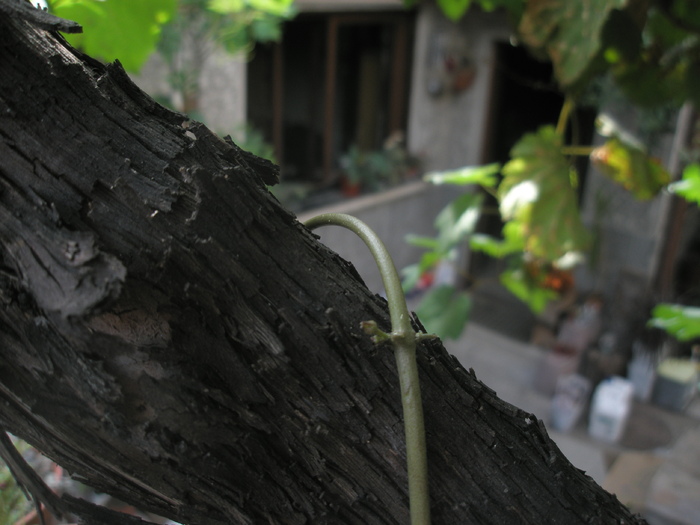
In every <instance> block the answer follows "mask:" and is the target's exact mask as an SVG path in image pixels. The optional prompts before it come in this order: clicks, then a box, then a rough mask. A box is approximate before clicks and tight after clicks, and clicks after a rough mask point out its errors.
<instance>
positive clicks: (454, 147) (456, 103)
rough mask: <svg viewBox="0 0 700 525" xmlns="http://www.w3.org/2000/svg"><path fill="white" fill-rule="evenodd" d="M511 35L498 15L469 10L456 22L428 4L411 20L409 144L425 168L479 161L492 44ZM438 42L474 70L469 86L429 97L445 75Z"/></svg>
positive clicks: (447, 90) (480, 160)
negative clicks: (431, 90)
mask: <svg viewBox="0 0 700 525" xmlns="http://www.w3.org/2000/svg"><path fill="white" fill-rule="evenodd" d="M510 36H511V32H510V29H509V26H508V23H507V20H506V19H505V18H504V17H502V16H501V15H499V14H491V13H482V12H480V11H478V10H475V9H472V11H471V12H470V13H469V14H468V15H467V16H466V17H464V19H463V20H462V21H461V22H460V23H458V24H456V23H453V22H450V21H449V20H447V19H446V18H445V17H444V15H442V13H440V11H439V10H438V8H437V7H435V6H434V5H433V4H425V5H424V6H423V7H422V8H421V10H420V12H419V14H418V18H417V22H416V34H415V46H414V58H413V72H412V87H411V97H410V106H409V125H408V147H409V149H410V150H411V152H413V153H415V154H420V155H422V157H423V158H424V162H425V167H426V169H427V170H443V169H450V168H458V167H461V166H466V165H473V164H478V163H480V162H482V161H483V159H482V156H483V150H484V147H485V140H486V131H487V128H488V117H489V103H490V93H491V90H492V73H493V68H494V64H495V63H496V56H495V51H496V50H495V46H494V43H495V42H498V41H508V40H509V38H510ZM439 46H442V48H443V50H444V49H445V48H446V49H448V51H452V53H453V54H462V56H465V57H466V58H467V59H469V60H471V62H472V64H473V66H474V69H475V76H474V80H473V84H472V85H471V87H469V88H468V89H466V90H464V91H462V92H458V93H456V92H451V91H450V90H449V89H444V90H443V92H442V93H441V94H439V95H431V93H430V89H431V87H433V88H434V85H435V82H440V79H441V78H443V79H444V67H443V61H441V60H440V59H439V58H437V56H436V55H437V52H438V51H437V50H436V47H439ZM431 83H432V84H431Z"/></svg>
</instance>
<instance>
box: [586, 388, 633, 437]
mask: <svg viewBox="0 0 700 525" xmlns="http://www.w3.org/2000/svg"><path fill="white" fill-rule="evenodd" d="M633 394H634V386H633V385H632V382H631V381H628V380H627V379H623V378H622V377H610V378H608V379H605V380H604V381H603V382H602V383H600V385H598V387H597V388H596V389H595V392H594V393H593V399H592V400H591V414H590V419H589V421H588V433H589V435H591V436H592V437H594V438H596V439H600V440H602V441H607V442H610V443H615V442H617V441H619V440H620V438H621V437H622V433H623V432H624V430H625V425H626V424H627V418H628V417H629V414H630V411H631V409H632V397H633Z"/></svg>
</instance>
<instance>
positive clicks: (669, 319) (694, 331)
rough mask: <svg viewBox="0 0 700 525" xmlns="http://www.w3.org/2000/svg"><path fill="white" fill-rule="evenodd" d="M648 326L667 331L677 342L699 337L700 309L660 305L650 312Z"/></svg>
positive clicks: (676, 305)
mask: <svg viewBox="0 0 700 525" xmlns="http://www.w3.org/2000/svg"><path fill="white" fill-rule="evenodd" d="M649 325H650V326H653V327H655V328H661V329H662V330H665V331H667V332H668V333H669V334H671V335H672V336H673V337H675V338H676V339H678V340H679V341H690V340H692V339H696V338H698V337H700V308H697V307H693V306H681V305H678V304H668V303H661V304H658V305H656V306H655V307H654V309H653V310H652V318H651V320H650V321H649Z"/></svg>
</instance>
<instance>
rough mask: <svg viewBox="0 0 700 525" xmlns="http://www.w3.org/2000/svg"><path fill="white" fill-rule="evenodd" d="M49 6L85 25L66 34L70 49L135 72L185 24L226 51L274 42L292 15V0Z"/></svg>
mask: <svg viewBox="0 0 700 525" xmlns="http://www.w3.org/2000/svg"><path fill="white" fill-rule="evenodd" d="M46 3H47V5H48V8H49V10H50V11H51V12H52V13H53V14H55V15H56V16H59V17H61V18H66V19H68V20H74V21H76V22H78V23H79V24H80V25H82V26H83V27H84V28H85V32H84V33H82V34H77V35H71V36H68V37H67V39H68V41H69V42H70V43H71V45H73V46H74V47H77V48H79V49H82V50H83V51H85V53H87V54H89V55H91V56H95V57H98V58H101V59H103V60H105V61H113V60H115V59H119V61H120V62H121V64H122V66H124V69H126V70H127V71H130V72H138V71H139V70H140V69H141V67H142V66H143V64H144V63H145V62H146V60H147V59H148V57H149V56H150V55H151V54H152V53H153V52H154V51H155V50H156V49H157V47H158V46H160V50H161V52H163V53H164V54H165V55H166V59H168V58H170V57H168V56H167V55H168V54H169V53H170V54H172V53H174V52H175V50H176V49H177V48H179V44H180V43H181V42H180V41H179V38H181V36H182V35H181V33H182V30H183V28H184V27H185V25H186V26H187V27H188V29H191V28H192V27H197V29H199V30H200V31H202V32H203V33H205V34H206V35H207V36H208V37H210V38H213V39H214V40H215V41H217V42H219V43H220V44H221V45H222V46H223V47H224V48H225V49H226V50H227V51H229V52H231V53H235V52H238V51H248V50H249V49H250V48H251V47H252V45H253V44H254V43H255V42H269V41H276V40H279V38H280V36H281V24H282V22H283V21H284V20H287V19H289V18H291V17H292V16H294V14H295V10H294V8H293V5H292V4H293V0H148V1H147V2H129V1H124V0H108V1H105V0H47V1H46Z"/></svg>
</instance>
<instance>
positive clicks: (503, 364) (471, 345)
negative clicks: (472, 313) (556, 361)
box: [446, 323, 700, 525]
mask: <svg viewBox="0 0 700 525" xmlns="http://www.w3.org/2000/svg"><path fill="white" fill-rule="evenodd" d="M499 332H500V331H499ZM446 346H447V348H448V350H449V351H450V352H451V353H452V354H454V355H455V356H456V357H457V358H458V359H459V360H460V361H461V362H462V363H463V364H464V366H465V367H467V368H469V367H471V368H473V369H474V371H475V372H476V375H477V377H478V378H479V379H481V380H482V381H483V382H484V383H486V384H487V385H488V386H489V387H490V388H493V389H494V390H496V392H497V393H498V395H499V396H500V397H501V398H502V399H504V400H506V401H508V402H510V403H512V404H514V405H516V406H518V407H520V408H522V409H523V410H526V411H529V412H532V413H534V414H535V415H536V416H537V417H538V418H540V419H542V420H543V421H544V422H545V424H546V425H548V428H549V429H550V430H549V431H550V436H551V437H552V439H553V440H554V441H555V442H556V443H557V445H558V446H559V448H560V449H561V450H562V452H564V454H565V455H566V456H567V457H568V458H569V460H570V461H571V462H572V463H573V464H574V465H576V466H577V467H578V468H580V469H582V470H585V471H586V472H587V473H588V474H589V475H590V476H591V477H592V478H593V479H595V480H596V481H597V482H598V483H600V484H601V485H602V486H603V487H604V488H606V489H607V490H609V491H610V492H613V493H615V494H616V495H617V496H618V498H619V499H620V500H621V501H622V502H624V503H625V504H627V505H628V506H629V507H630V508H631V509H632V510H634V511H635V512H639V513H640V514H642V515H644V516H645V517H646V518H647V520H648V521H649V523H650V524H652V525H697V524H700V398H698V397H697V396H696V398H695V400H694V401H693V403H692V404H691V405H690V407H689V408H688V409H687V410H686V411H685V412H684V413H683V414H679V413H676V412H671V411H668V410H664V409H661V408H659V407H656V406H654V405H652V404H648V403H641V402H635V404H634V407H633V409H632V412H631V415H630V417H629V420H628V424H627V427H626V431H625V433H624V434H623V436H622V438H621V439H620V441H619V443H615V444H610V443H604V442H601V441H599V440H596V439H594V438H592V437H590V436H589V435H588V432H587V417H586V414H584V416H583V417H582V418H581V420H580V421H579V423H578V425H577V426H576V427H574V428H573V429H572V430H571V431H570V432H568V433H561V432H556V431H553V430H551V426H550V420H551V418H550V411H551V401H550V398H549V397H547V396H545V395H542V394H540V393H538V392H537V391H536V390H535V388H534V387H533V379H534V377H535V374H536V372H537V370H538V367H539V365H540V363H541V360H542V358H543V356H544V355H545V350H544V349H542V348H540V347H536V346H533V345H530V344H526V343H522V342H520V341H518V340H516V339H513V338H510V337H507V336H504V335H501V334H500V333H497V332H495V331H493V330H491V329H489V328H486V327H484V326H483V325H479V324H476V323H472V324H470V325H469V326H468V328H467V330H466V332H465V334H464V336H463V337H462V338H461V339H460V340H459V341H455V342H447V343H446Z"/></svg>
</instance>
